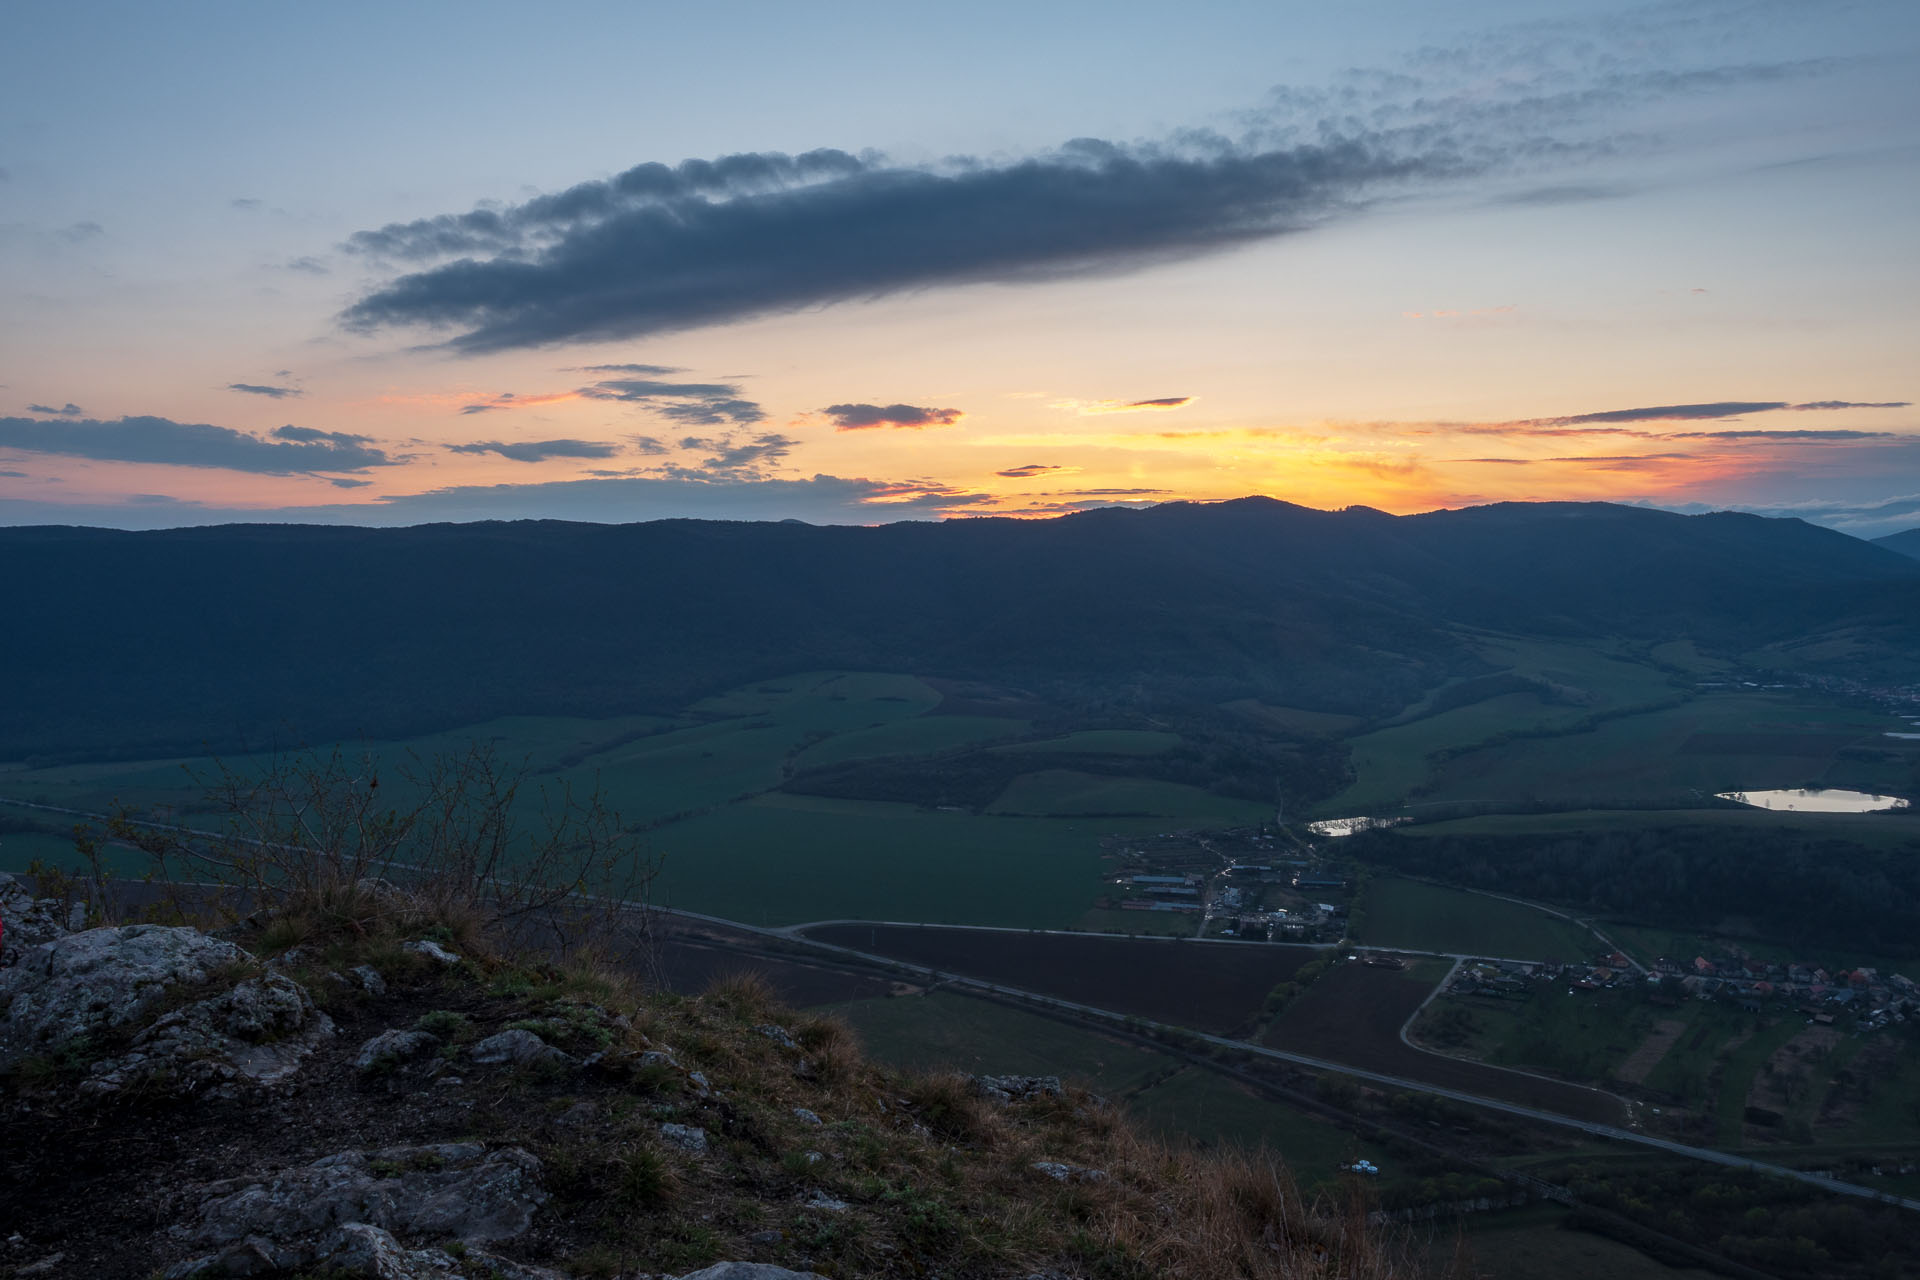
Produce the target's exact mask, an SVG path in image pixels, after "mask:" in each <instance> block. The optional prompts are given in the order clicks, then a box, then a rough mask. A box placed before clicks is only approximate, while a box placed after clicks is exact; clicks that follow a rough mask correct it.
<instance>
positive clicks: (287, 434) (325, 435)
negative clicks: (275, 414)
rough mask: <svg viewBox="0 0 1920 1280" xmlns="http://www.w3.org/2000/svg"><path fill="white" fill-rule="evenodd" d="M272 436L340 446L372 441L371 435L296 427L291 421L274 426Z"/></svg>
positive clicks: (346, 446) (296, 441)
mask: <svg viewBox="0 0 1920 1280" xmlns="http://www.w3.org/2000/svg"><path fill="white" fill-rule="evenodd" d="M273 437H274V439H276V440H292V441H294V442H295V443H298V444H331V445H338V446H340V447H342V448H349V447H352V446H354V445H362V444H372V443H373V437H372V436H357V435H354V434H353V433H351V432H348V431H322V430H320V429H319V428H318V427H296V426H294V425H293V424H292V423H288V424H287V425H286V426H284V427H275V428H274V429H273Z"/></svg>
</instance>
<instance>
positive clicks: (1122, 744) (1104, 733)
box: [994, 729, 1180, 756]
mask: <svg viewBox="0 0 1920 1280" xmlns="http://www.w3.org/2000/svg"><path fill="white" fill-rule="evenodd" d="M1179 745H1180V735H1179V734H1177V733H1162V732H1160V731H1158V730H1155V729H1082V730H1081V731H1080V732H1078V733H1069V734H1065V735H1063V736H1062V737H1058V738H1045V739H1042V740H1041V741H1039V742H1015V743H1010V744H1008V745H1007V746H1004V747H995V748H994V750H995V751H1000V752H1009V753H1012V752H1018V753H1026V752H1047V753H1052V754H1055V755H1100V756H1157V755H1160V754H1162V753H1164V752H1168V751H1171V750H1173V749H1174V748H1175V747H1177V746H1179Z"/></svg>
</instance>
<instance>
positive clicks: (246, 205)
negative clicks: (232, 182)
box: [227, 196, 260, 212]
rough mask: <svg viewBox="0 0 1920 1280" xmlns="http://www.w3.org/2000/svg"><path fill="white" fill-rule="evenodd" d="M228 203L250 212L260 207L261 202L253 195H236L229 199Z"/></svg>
mask: <svg viewBox="0 0 1920 1280" xmlns="http://www.w3.org/2000/svg"><path fill="white" fill-rule="evenodd" d="M227 203H228V204H229V205H231V206H232V207H233V208H235V209H245V210H248V211H249V212H251V211H252V210H254V209H258V208H259V207H260V202H259V201H258V200H255V199H254V198H253V197H252V196H235V197H234V198H233V199H231V200H229V201H227Z"/></svg>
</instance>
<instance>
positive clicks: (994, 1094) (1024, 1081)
mask: <svg viewBox="0 0 1920 1280" xmlns="http://www.w3.org/2000/svg"><path fill="white" fill-rule="evenodd" d="M973 1087H974V1091H975V1092H977V1093H978V1094H979V1095H980V1096H981V1097H983V1098H990V1099H992V1100H993V1101H994V1102H1003V1103H1004V1102H1016V1101H1017V1102H1035V1101H1038V1100H1039V1099H1041V1098H1061V1097H1065V1096H1066V1089H1065V1088H1064V1087H1063V1086H1062V1085H1061V1083H1060V1077H1059V1076H974V1077H973Z"/></svg>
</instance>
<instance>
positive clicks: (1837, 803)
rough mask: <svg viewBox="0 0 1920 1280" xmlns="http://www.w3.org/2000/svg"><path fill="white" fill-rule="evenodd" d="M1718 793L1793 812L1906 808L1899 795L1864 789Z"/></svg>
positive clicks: (1723, 798) (1850, 811)
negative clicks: (1883, 794)
mask: <svg viewBox="0 0 1920 1280" xmlns="http://www.w3.org/2000/svg"><path fill="white" fill-rule="evenodd" d="M1719 796H1720V798H1721V799H1722V800H1733V801H1737V802H1738V803H1740V804H1747V805H1752V806H1753V807H1754V808H1756V809H1781V810H1786V809H1791V810H1793V811H1794V812H1796V813H1878V812H1880V811H1881V810H1883V809H1904V808H1906V807H1907V802H1906V801H1905V800H1902V799H1901V798H1900V797H1899V796H1870V795H1868V794H1867V793H1866V792H1864V791H1841V790H1838V789H1837V788H1834V787H1811V788H1808V789H1806V790H1803V791H1722V792H1720V793H1719Z"/></svg>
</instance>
